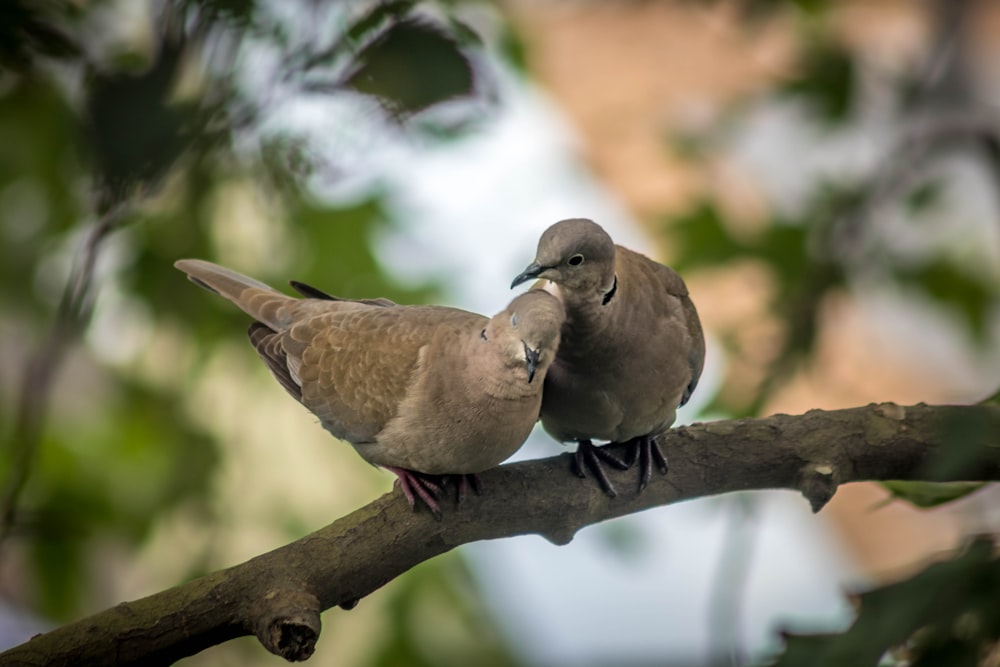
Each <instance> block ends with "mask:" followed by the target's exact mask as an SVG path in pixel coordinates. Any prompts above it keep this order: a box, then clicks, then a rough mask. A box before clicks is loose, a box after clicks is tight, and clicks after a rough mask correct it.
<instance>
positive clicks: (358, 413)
mask: <svg viewBox="0 0 1000 667" xmlns="http://www.w3.org/2000/svg"><path fill="white" fill-rule="evenodd" d="M175 266H176V267H177V268H178V269H180V270H181V271H183V272H185V273H186V274H188V277H189V278H190V279H191V280H192V281H193V282H194V283H196V284H197V285H200V286H201V287H204V288H205V289H208V290H210V291H212V292H215V293H216V294H218V295H219V296H222V297H225V298H226V299H229V300H230V301H232V302H233V303H234V304H236V305H237V306H238V307H239V308H240V309H241V310H243V311H244V312H245V313H247V314H248V315H250V316H251V317H253V318H254V319H255V320H256V322H254V323H253V324H252V325H250V329H249V332H248V333H249V336H250V341H251V343H252V344H253V346H254V348H256V350H257V353H258V354H259V355H260V357H261V359H263V360H264V363H265V364H266V365H267V367H268V369H270V371H271V373H272V374H273V375H274V377H275V378H276V379H277V380H278V382H279V383H281V385H282V386H283V387H284V388H285V390H286V391H288V393H289V394H291V395H292V396H293V397H294V398H295V399H296V400H298V401H299V402H300V403H302V404H303V405H304V406H305V407H307V408H308V409H309V410H311V411H312V412H313V414H315V415H316V416H317V417H319V420H320V423H321V424H322V425H323V427H324V428H326V430H328V431H329V432H330V433H332V434H333V435H335V436H336V437H338V438H340V439H342V440H346V441H348V442H349V443H351V444H352V445H354V448H355V449H356V450H357V452H358V454H360V455H361V457H362V458H363V459H365V460H366V461H368V462H369V463H372V464H374V465H376V466H381V467H383V468H385V469H387V470H390V471H391V472H393V473H394V474H395V475H396V476H397V477H398V478H399V484H400V486H401V487H402V490H403V493H404V494H405V495H406V498H407V500H408V501H409V503H410V506H411V507H413V506H414V505H415V498H420V499H421V500H422V501H423V502H424V503H425V504H426V505H427V506H428V507H429V508H430V509H431V511H432V512H433V513H434V514H435V516H438V517H440V508H439V506H438V503H437V500H436V499H437V497H438V496H439V495H440V491H441V486H440V485H441V483H442V481H444V479H445V478H442V477H440V476H450V475H455V476H458V478H459V485H458V486H459V501H460V502H461V501H462V500H463V499H464V497H465V491H466V488H467V485H468V483H470V482H471V483H472V484H473V485H474V487H473V488H475V489H476V490H477V491H478V485H477V480H476V478H475V474H476V473H479V472H482V471H484V470H487V469H488V468H492V467H494V466H496V465H499V464H500V463H501V462H502V461H503V460H504V459H506V458H507V457H509V456H510V455H511V454H513V453H514V452H515V451H516V450H517V449H518V448H519V447H520V446H521V445H522V444H523V442H524V440H525V439H526V438H527V437H528V433H529V432H530V431H531V428H532V426H533V425H534V423H535V422H536V421H537V420H538V413H539V408H540V406H541V401H542V386H543V382H544V380H545V374H546V372H547V371H548V369H549V366H550V365H551V363H552V360H553V359H554V358H555V353H556V348H557V346H558V344H559V332H560V327H561V326H562V322H563V318H564V311H563V306H562V304H561V303H560V302H559V300H558V299H557V298H555V297H554V296H552V295H550V294H545V293H542V292H528V293H525V294H522V295H520V296H518V297H517V298H515V299H514V300H513V301H512V302H511V303H510V305H509V306H507V308H506V309H505V310H503V311H502V312H500V313H498V314H497V315H495V316H494V317H493V318H487V317H483V316H482V315H476V314H474V313H469V312H466V311H464V310H458V309H456V308H447V307H444V306H400V305H396V304H395V303H393V302H391V301H389V300H388V299H373V300H361V301H352V300H348V299H339V298H336V297H332V296H329V295H327V294H325V293H324V292H321V291H320V290H318V289H316V288H313V287H309V286H308V285H304V284H302V283H295V282H293V283H292V285H293V287H295V288H296V289H297V290H298V291H299V292H300V293H301V294H303V296H305V297H307V298H304V299H298V298H295V297H291V296H287V295H285V294H282V293H281V292H278V291H277V290H275V289H273V288H271V287H269V286H267V285H265V284H263V283H261V282H258V281H256V280H254V279H252V278H248V277H246V276H243V275H240V274H239V273H236V272H235V271H231V270H229V269H226V268H223V267H221V266H218V265H216V264H212V263H210V262H206V261H202V260H197V259H183V260H180V261H178V262H176V264H175Z"/></svg>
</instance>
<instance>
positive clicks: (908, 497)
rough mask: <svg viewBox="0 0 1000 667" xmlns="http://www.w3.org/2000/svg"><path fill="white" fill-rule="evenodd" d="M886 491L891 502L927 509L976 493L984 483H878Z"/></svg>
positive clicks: (897, 481)
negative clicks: (903, 502)
mask: <svg viewBox="0 0 1000 667" xmlns="http://www.w3.org/2000/svg"><path fill="white" fill-rule="evenodd" d="M879 484H880V485H881V486H882V487H883V488H885V490H886V491H888V492H889V493H891V494H892V498H891V500H905V501H906V502H908V503H910V504H911V505H914V506H916V507H920V508H923V509H927V508H930V507H937V506H938V505H944V504H945V503H950V502H952V501H954V500H958V499H959V498H964V497H965V496H967V495H969V494H970V493H973V492H975V491H978V490H979V489H981V488H983V487H984V486H985V485H986V482H909V481H903V480H894V481H890V482H879Z"/></svg>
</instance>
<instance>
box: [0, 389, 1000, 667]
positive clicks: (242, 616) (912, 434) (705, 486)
mask: <svg viewBox="0 0 1000 667" xmlns="http://www.w3.org/2000/svg"><path fill="white" fill-rule="evenodd" d="M662 444H663V447H664V450H665V451H666V452H667V453H668V456H669V458H670V472H669V473H668V474H667V475H666V476H660V475H654V478H653V481H652V482H651V483H650V485H649V487H648V488H647V489H646V491H645V492H644V493H643V494H641V495H639V494H637V493H636V490H635V489H636V484H637V475H636V471H635V470H634V469H633V470H631V471H627V472H623V473H619V472H615V471H612V472H610V473H609V474H610V475H611V476H612V481H613V482H614V483H615V484H616V486H617V487H618V489H619V491H620V493H619V496H618V497H617V498H615V499H611V498H608V497H607V496H605V495H604V494H603V493H602V492H601V491H600V490H599V489H598V488H597V485H596V484H594V483H593V482H592V481H589V480H587V481H585V480H580V479H578V478H576V477H575V476H573V475H572V474H571V473H570V471H569V468H570V463H569V457H568V455H566V454H564V455H561V456H555V457H552V458H548V459H542V460H537V461H529V462H524V463H516V464H511V465H506V466H501V467H500V468H497V469H495V470H491V471H488V472H486V473H484V474H483V475H481V477H482V482H483V486H484V494H483V495H482V496H481V497H476V496H472V497H470V498H469V499H468V500H467V501H466V503H465V505H463V506H462V507H461V508H455V507H452V506H449V505H448V504H447V503H445V505H444V507H443V509H444V510H445V515H444V518H443V520H441V521H435V520H434V519H433V518H432V517H431V515H430V514H429V513H428V512H426V511H418V512H411V511H410V509H409V507H408V506H407V505H406V502H405V501H404V500H403V498H402V496H401V494H399V493H391V494H387V495H385V496H382V497H381V498H379V499H377V500H375V501H374V502H372V503H370V504H369V505H367V506H365V507H362V508H361V509H359V510H357V511H355V512H353V513H351V514H349V515H348V516H345V517H343V518H341V519H338V520H337V521H335V522H333V523H332V524H330V525H329V526H326V527H325V528H322V529H321V530H318V531H316V532H314V533H312V534H310V535H307V536H305V537H303V538H302V539H300V540H297V541H295V542H293V543H291V544H288V545H286V546H283V547H281V548H278V549H275V550H274V551H271V552H269V553H266V554H263V555H261V556H258V557H256V558H254V559H252V560H249V561H247V562H245V563H242V564H240V565H236V566H234V567H231V568H229V569H226V570H222V571H219V572H214V573H212V574H209V575H207V576H204V577H201V578H199V579H196V580H194V581H190V582H188V583H186V584H183V585H181V586H178V587H176V588H172V589H169V590H166V591H163V592H161V593H157V594H155V595H151V596H149V597H146V598H142V599H140V600H136V601H134V602H127V603H122V604H120V605H118V606H116V607H113V608H111V609H108V610H106V611H103V612H100V613H98V614H95V615H93V616H91V617H89V618H85V619H83V620H80V621H77V622H75V623H71V624H69V625H66V626H63V627H61V628H58V629H56V630H53V631H51V632H48V633H45V634H42V635H39V636H36V637H34V638H33V639H31V640H30V641H28V642H26V643H24V644H22V645H20V646H17V647H14V648H12V649H10V650H8V651H6V652H5V653H2V654H0V664H3V665H8V664H10V665H47V666H55V665H79V664H95V665H96V664H120V665H131V664H143V665H160V664H169V663H171V662H173V661H175V660H177V659H179V658H182V657H184V656H188V655H192V654H194V653H197V652H198V651H201V650H202V649H205V648H207V647H209V646H212V645H215V644H218V643H221V642H223V641H226V640H228V639H232V638H234V637H238V636H242V635H247V634H254V635H256V636H257V637H258V639H260V641H261V642H262V643H263V644H264V646H265V647H267V648H268V649H269V650H271V651H272V652H274V653H276V654H278V655H281V656H283V657H285V658H287V659H289V660H304V659H306V658H308V657H309V656H310V655H311V654H312V652H313V650H314V648H315V643H316V640H317V638H318V636H319V632H320V620H319V613H320V610H322V609H327V608H329V607H332V606H334V605H339V606H342V607H345V608H350V607H351V606H353V604H355V603H356V602H357V600H359V599H360V598H363V597H364V596H366V595H368V594H369V593H371V592H372V591H374V590H375V589H377V588H379V587H380V586H382V585H383V584H385V583H386V582H388V581H389V580H391V579H392V578H394V577H396V576H398V575H399V574H401V573H402V572H405V571H406V570H408V569H409V568H411V567H413V566H414V565H416V564H417V563H420V562H421V561H424V560H426V559H428V558H432V557H433V556H436V555H438V554H441V553H444V552H446V551H449V550H450V549H452V548H454V547H456V546H458V545H460V544H465V543H467V542H473V541H476V540H486V539H494V538H500V537H509V536H512V535H524V534H529V533H534V534H538V535H542V536H543V537H545V538H546V539H548V540H550V541H552V542H554V543H556V544H565V543H567V542H569V541H570V539H572V537H573V535H574V534H575V533H576V531H578V530H579V529H580V528H582V527H584V526H587V525H590V524H593V523H597V522H598V521H603V520H605V519H611V518H614V517H619V516H623V515H626V514H631V513H634V512H639V511H641V510H645V509H649V508H652V507H657V506H659V505H666V504H669V503H674V502H678V501H681V500H689V499H692V498H699V497H702V496H708V495H713V494H719V493H726V492H729V491H742V490H747V489H774V488H785V489H797V490H799V491H801V492H802V493H803V495H804V496H805V497H806V499H807V500H808V501H809V503H810V504H811V505H812V507H813V509H814V510H815V511H819V510H820V509H821V508H822V507H823V505H824V504H825V503H826V502H827V501H828V500H829V499H830V497H831V496H832V495H833V493H834V492H835V491H836V489H837V487H838V486H839V485H840V484H844V483H848V482H857V481H863V480H898V479H905V480H931V481H945V480H998V479H1000V407H995V406H986V405H979V406H927V405H923V404H921V405H916V406H909V407H902V406H897V405H895V404H891V403H883V404H879V405H874V404H873V405H869V406H866V407H860V408H852V409H848V410H834V411H819V410H813V411H810V412H808V413H806V414H804V415H799V416H788V415H774V416H772V417H767V418H763V419H739V420H728V421H719V422H712V423H706V424H695V425H692V426H687V427H683V428H677V429H673V430H672V431H670V433H668V434H667V435H666V436H664V437H663V439H662Z"/></svg>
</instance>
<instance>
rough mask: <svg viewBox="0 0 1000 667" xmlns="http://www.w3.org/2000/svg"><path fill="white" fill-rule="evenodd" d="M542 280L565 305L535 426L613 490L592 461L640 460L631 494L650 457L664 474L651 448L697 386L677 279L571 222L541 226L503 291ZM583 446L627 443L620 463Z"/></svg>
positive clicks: (700, 350)
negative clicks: (525, 261) (526, 260)
mask: <svg viewBox="0 0 1000 667" xmlns="http://www.w3.org/2000/svg"><path fill="white" fill-rule="evenodd" d="M533 278H538V279H544V281H547V282H540V283H539V284H538V285H536V289H535V291H538V290H545V291H549V292H551V293H553V294H555V295H556V296H558V297H559V298H560V300H562V301H563V304H564V306H565V308H566V320H565V322H564V323H563V327H562V339H561V342H560V344H559V349H558V353H557V355H556V360H555V361H554V362H553V364H552V367H551V368H549V372H548V375H547V376H546V377H545V390H544V393H543V396H542V415H541V419H542V426H543V427H544V429H545V430H546V431H547V432H548V433H549V434H550V435H552V436H553V437H554V438H556V439H557V440H559V441H561V442H569V441H576V442H577V443H578V444H577V450H576V455H575V458H574V469H575V471H576V473H577V475H579V476H580V477H586V470H587V469H589V470H590V471H591V473H592V474H594V476H595V477H596V478H597V481H598V483H599V484H600V486H601V488H602V489H603V490H604V491H605V492H606V493H607V494H608V495H609V496H612V497H614V496H616V495H617V491H616V489H615V488H614V485H613V484H612V483H611V481H610V480H609V479H608V476H607V474H606V472H605V471H604V469H603V468H602V466H601V462H602V461H603V462H604V463H607V464H608V465H611V466H612V467H615V468H618V469H621V470H625V469H627V468H629V467H630V466H631V465H632V464H634V463H635V461H636V460H638V461H639V462H640V473H639V492H640V493H641V492H642V491H643V489H645V488H646V486H647V484H648V483H649V480H650V478H651V470H652V465H651V463H652V461H654V460H655V463H656V466H657V467H658V468H659V469H660V471H661V472H663V473H664V474H666V472H667V460H666V457H665V456H664V454H663V451H662V450H661V449H660V446H659V443H658V442H657V436H659V435H660V434H662V433H663V432H665V431H666V430H667V429H668V428H669V427H670V425H671V424H673V422H674V419H675V417H676V412H677V408H678V407H679V406H681V405H684V404H685V403H686V402H687V401H688V399H689V398H690V397H691V393H692V392H693V391H694V390H695V387H696V386H697V384H698V378H699V377H700V375H701V371H702V366H703V365H704V361H705V338H704V335H703V334H702V330H701V322H700V321H699V319H698V313H697V311H696V310H695V307H694V303H692V301H691V298H690V296H689V295H688V291H687V287H686V286H685V284H684V281H683V280H682V279H681V277H680V276H679V275H677V273H676V272H675V271H674V270H673V269H671V268H669V267H666V266H664V265H662V264H659V263H657V262H654V261H652V260H650V259H648V258H647V257H645V256H643V255H640V254H639V253H636V252H633V251H632V250H629V249H628V248H623V247H621V246H618V245H615V243H614V242H613V241H612V240H611V237H610V236H608V234H607V232H605V231H604V229H603V228H602V227H601V226H600V225H598V224H597V223H595V222H593V221H591V220H587V219H583V218H576V219H570V220H562V221H560V222H557V223H555V224H554V225H552V226H550V227H549V228H548V229H546V230H545V232H544V233H543V234H542V236H541V238H540V239H539V241H538V249H537V251H536V255H535V259H534V261H533V262H531V264H529V265H528V266H527V267H526V268H525V269H524V271H522V272H521V273H520V274H518V275H517V276H516V277H515V278H514V280H513V282H512V283H511V288H514V287H516V286H517V285H520V284H521V283H523V282H525V281H527V280H529V279H533ZM592 440H608V441H611V442H612V443H619V444H620V443H627V445H628V447H627V449H626V452H627V454H628V460H627V462H626V461H623V460H622V459H620V458H618V457H617V456H615V455H614V454H612V453H611V452H610V451H608V450H607V449H604V448H602V447H598V446H595V445H594V444H593V442H592Z"/></svg>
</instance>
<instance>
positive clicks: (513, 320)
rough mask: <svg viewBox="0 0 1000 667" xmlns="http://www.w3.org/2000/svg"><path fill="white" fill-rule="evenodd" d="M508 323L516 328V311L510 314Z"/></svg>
mask: <svg viewBox="0 0 1000 667" xmlns="http://www.w3.org/2000/svg"><path fill="white" fill-rule="evenodd" d="M510 325H511V326H512V327H514V328H515V329H516V328H517V313H514V314H512V315H511V316H510Z"/></svg>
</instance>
